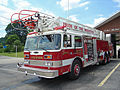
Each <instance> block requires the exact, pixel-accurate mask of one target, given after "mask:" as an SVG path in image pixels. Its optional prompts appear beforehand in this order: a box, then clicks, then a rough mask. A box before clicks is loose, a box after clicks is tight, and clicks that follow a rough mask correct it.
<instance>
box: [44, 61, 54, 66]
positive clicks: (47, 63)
mask: <svg viewBox="0 0 120 90" xmlns="http://www.w3.org/2000/svg"><path fill="white" fill-rule="evenodd" d="M45 66H53V62H45Z"/></svg>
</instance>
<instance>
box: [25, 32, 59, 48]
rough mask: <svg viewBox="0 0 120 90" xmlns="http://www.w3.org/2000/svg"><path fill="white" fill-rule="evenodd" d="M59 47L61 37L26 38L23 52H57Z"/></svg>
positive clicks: (52, 35)
mask: <svg viewBox="0 0 120 90" xmlns="http://www.w3.org/2000/svg"><path fill="white" fill-rule="evenodd" d="M60 46H61V35H60V34H51V35H41V36H37V37H28V38H27V40H26V44H25V50H58V49H60Z"/></svg>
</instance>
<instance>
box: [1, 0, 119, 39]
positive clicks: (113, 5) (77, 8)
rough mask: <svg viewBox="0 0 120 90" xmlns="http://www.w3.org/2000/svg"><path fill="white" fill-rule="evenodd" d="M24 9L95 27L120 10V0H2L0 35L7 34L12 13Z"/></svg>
mask: <svg viewBox="0 0 120 90" xmlns="http://www.w3.org/2000/svg"><path fill="white" fill-rule="evenodd" d="M68 2H69V5H68ZM68 6H69V7H68ZM23 9H27V10H37V11H40V12H43V13H47V14H50V15H53V16H55V17H59V16H60V17H64V18H68V19H70V20H72V21H75V22H78V23H80V24H84V25H88V26H90V27H95V26H96V25H98V24H99V23H101V22H103V21H104V20H106V19H107V18H109V17H111V16H112V15H114V14H115V13H117V12H119V11H120V0H0V37H4V36H5V35H6V32H5V28H6V26H7V25H8V24H9V23H10V18H11V15H12V14H13V13H18V12H20V10H23Z"/></svg>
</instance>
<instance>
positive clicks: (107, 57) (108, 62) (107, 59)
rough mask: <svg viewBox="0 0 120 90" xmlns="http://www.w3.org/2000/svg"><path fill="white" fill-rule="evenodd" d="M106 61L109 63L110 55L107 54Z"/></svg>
mask: <svg viewBox="0 0 120 90" xmlns="http://www.w3.org/2000/svg"><path fill="white" fill-rule="evenodd" d="M107 63H110V57H109V55H108V56H107Z"/></svg>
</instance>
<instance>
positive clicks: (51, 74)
mask: <svg viewBox="0 0 120 90" xmlns="http://www.w3.org/2000/svg"><path fill="white" fill-rule="evenodd" d="M17 67H18V71H21V72H23V73H25V74H31V75H35V76H39V77H44V78H55V77H57V76H58V70H46V69H37V68H30V67H25V66H23V65H17Z"/></svg>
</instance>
